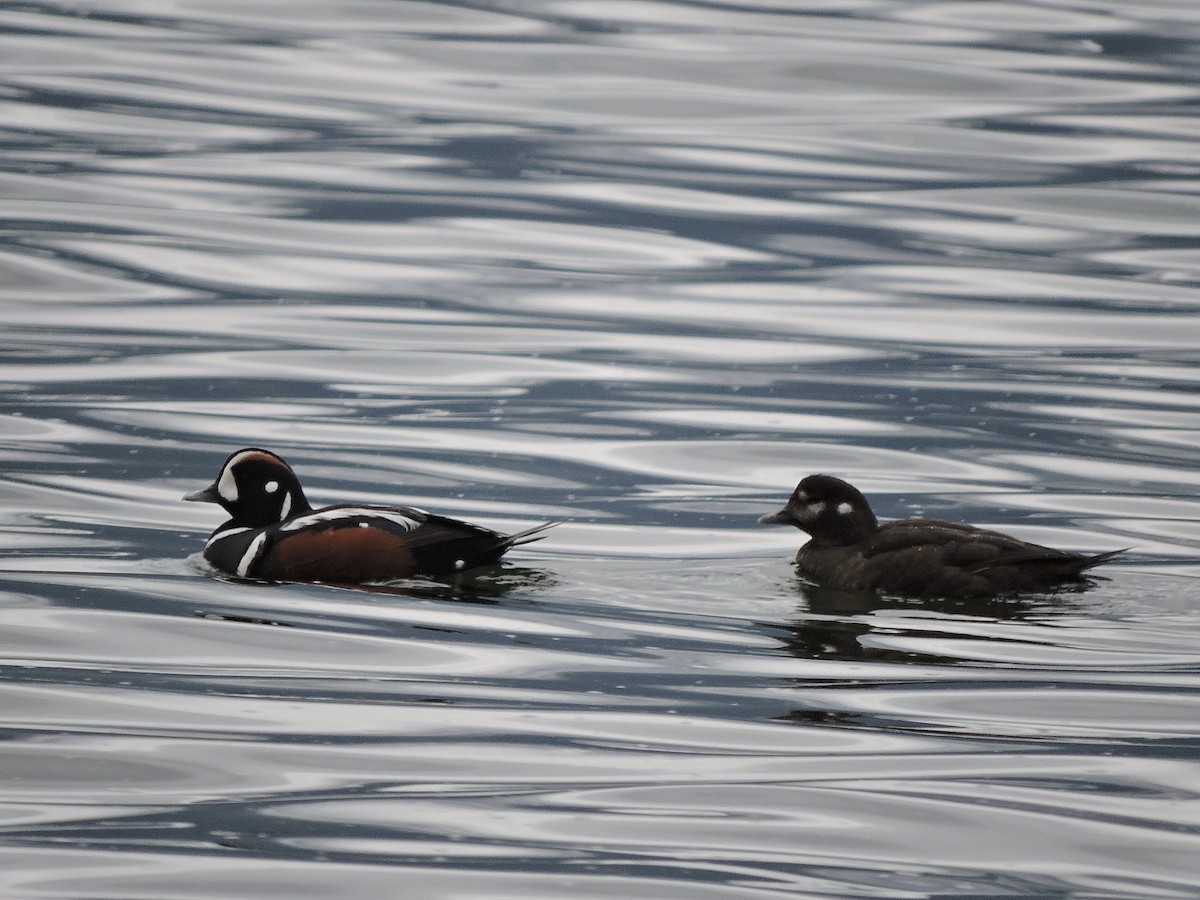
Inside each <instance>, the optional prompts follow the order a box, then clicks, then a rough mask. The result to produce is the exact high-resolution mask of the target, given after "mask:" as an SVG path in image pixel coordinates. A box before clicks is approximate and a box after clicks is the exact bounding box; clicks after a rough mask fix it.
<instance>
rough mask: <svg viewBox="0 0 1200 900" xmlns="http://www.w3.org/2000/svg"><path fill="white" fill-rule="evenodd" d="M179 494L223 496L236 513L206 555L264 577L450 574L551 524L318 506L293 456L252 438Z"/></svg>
mask: <svg viewBox="0 0 1200 900" xmlns="http://www.w3.org/2000/svg"><path fill="white" fill-rule="evenodd" d="M183 499H184V500H200V501H205V502H208V503H219V504H220V505H221V506H223V507H224V508H225V510H226V511H227V512H228V513H229V515H230V516H231V518H230V519H229V521H228V522H226V523H225V524H224V525H222V526H221V527H220V528H218V529H217V530H216V531H214V532H213V533H212V536H211V537H210V538H209V539H208V543H206V544H205V545H204V558H205V559H207V560H208V561H209V562H210V563H212V564H213V565H214V566H216V567H217V568H218V569H220V570H221V571H223V572H228V573H229V574H230V575H236V576H238V577H239V578H252V579H258V580H262V581H323V582H327V583H330V584H363V583H367V582H378V581H390V580H393V579H396V578H406V577H408V576H410V575H415V574H418V573H420V574H424V575H445V574H449V573H452V572H457V571H461V570H463V569H470V568H474V567H475V566H480V565H484V564H486V563H492V562H496V561H497V560H498V559H500V557H501V556H503V555H504V554H505V553H506V552H507V551H508V550H509V549H511V548H512V547H515V546H517V545H518V544H527V543H529V542H530V541H536V540H539V539H541V538H542V537H544V536H545V535H543V534H542V532H543V531H545V530H546V529H547V528H549V527H551V525H553V524H554V523H553V522H548V523H546V524H543V525H538V526H537V527H536V528H530V529H529V530H527V531H521V532H518V533H517V534H500V533H499V532H496V531H491V530H489V529H487V528H480V527H479V526H478V525H470V524H468V523H467V522H460V521H458V520H457V519H448V518H445V517H444V516H436V515H433V514H432V513H427V512H424V511H422V510H419V509H412V508H410V507H405V506H351V505H343V506H327V507H325V508H324V509H313V508H312V506H311V505H310V504H309V502H308V500H307V498H305V496H304V491H303V490H302V489H301V487H300V481H299V479H298V478H297V477H296V473H295V472H293V471H292V468H291V466H289V465H288V464H287V463H285V462H284V461H283V460H282V459H280V458H279V457H278V456H276V455H275V454H274V453H271V452H269V451H267V450H260V449H258V448H256V447H248V448H246V449H244V450H238V451H237V452H236V453H233V454H231V455H230V457H229V458H228V459H227V460H225V464H224V465H223V466H222V467H221V474H220V475H219V476H217V480H216V481H214V482H213V483H212V484H210V485H209V486H208V487H206V488H204V489H203V490H200V491H196V492H195V493H193V494H188V495H187V496H186V497H184V498H183Z"/></svg>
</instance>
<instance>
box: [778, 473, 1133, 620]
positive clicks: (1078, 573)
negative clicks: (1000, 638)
mask: <svg viewBox="0 0 1200 900" xmlns="http://www.w3.org/2000/svg"><path fill="white" fill-rule="evenodd" d="M759 521H760V522H762V523H764V524H780V525H782V524H788V525H795V526H796V527H797V528H800V529H801V530H803V531H806V532H808V533H809V534H810V535H812V540H810V541H809V542H808V543H806V544H805V545H804V546H803V547H801V548H800V552H799V553H797V554H796V562H797V564H799V566H800V568H801V570H802V571H803V572H804V573H805V574H806V575H808V576H809V577H811V578H812V579H814V580H815V581H818V582H820V583H821V584H824V585H826V586H827V587H832V588H838V589H841V590H847V591H871V592H874V593H884V594H899V595H903V596H909V597H948V598H955V599H956V598H962V599H966V598H981V597H999V596H1005V595H1011V594H1021V593H1031V592H1037V591H1045V590H1049V589H1051V588H1054V587H1057V586H1060V585H1064V584H1070V583H1072V582H1074V583H1080V582H1086V581H1087V577H1086V575H1085V574H1084V573H1085V572H1086V571H1087V570H1088V569H1091V568H1092V567H1093V566H1097V565H1099V564H1101V563H1103V562H1107V561H1108V560H1110V559H1112V558H1113V557H1114V556H1117V555H1118V554H1119V553H1121V552H1122V551H1120V550H1117V551H1112V552H1109V553H1098V554H1096V555H1093V556H1085V555H1081V554H1078V553H1071V552H1068V551H1065V550H1055V549H1053V548H1050V547H1043V546H1041V545H1039V544H1031V543H1029V542H1027V541H1022V540H1019V539H1017V538H1015V537H1012V536H1011V535H1007V534H1002V533H1001V532H998V531H989V530H987V529H984V528H976V527H975V526H973V525H965V524H961V523H958V522H943V521H941V520H938V519H900V520H897V521H894V522H888V523H886V524H883V525H880V524H879V522H878V520H877V519H876V518H875V514H874V512H872V511H871V506H870V504H869V503H868V502H867V499H866V498H865V497H864V496H863V495H862V494H861V493H860V492H859V491H858V490H857V489H856V488H854V487H853V486H852V485H850V484H847V483H846V482H845V481H842V480H841V479H839V478H834V477H833V476H830V475H810V476H809V477H808V478H805V479H804V480H803V481H801V482H800V484H799V485H798V486H797V488H796V490H795V491H794V492H793V494H792V496H791V497H790V498H789V499H788V502H787V505H786V506H785V507H784V508H783V509H782V510H780V511H779V512H777V513H774V514H773V515H768V516H763V517H762V518H761V519H759Z"/></svg>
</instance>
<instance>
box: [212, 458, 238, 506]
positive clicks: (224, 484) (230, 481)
mask: <svg viewBox="0 0 1200 900" xmlns="http://www.w3.org/2000/svg"><path fill="white" fill-rule="evenodd" d="M234 462H235V460H230V461H229V465H227V466H226V467H225V468H224V470H223V471H222V472H221V477H220V479H218V481H217V493H218V494H220V495H221V499H222V500H224V501H226V502H227V503H237V499H238V486H237V479H235V478H234V477H233V463H234Z"/></svg>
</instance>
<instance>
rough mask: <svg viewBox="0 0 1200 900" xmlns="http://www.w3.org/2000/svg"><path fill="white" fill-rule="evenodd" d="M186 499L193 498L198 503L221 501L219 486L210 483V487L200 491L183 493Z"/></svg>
mask: <svg viewBox="0 0 1200 900" xmlns="http://www.w3.org/2000/svg"><path fill="white" fill-rule="evenodd" d="M183 499H184V500H192V501H195V502H196V503H220V502H221V498H220V497H219V496H218V495H217V486H216V485H215V484H210V485H209V486H208V487H206V488H203V489H201V490H198V491H192V493H190V494H184V495H183Z"/></svg>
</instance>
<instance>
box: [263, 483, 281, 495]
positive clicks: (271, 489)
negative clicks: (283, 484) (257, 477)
mask: <svg viewBox="0 0 1200 900" xmlns="http://www.w3.org/2000/svg"><path fill="white" fill-rule="evenodd" d="M263 490H264V491H266V492H267V493H268V494H273V493H275V492H276V491H277V490H279V482H278V481H268V482H267V483H266V484H264V485H263Z"/></svg>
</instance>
